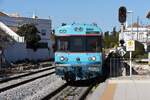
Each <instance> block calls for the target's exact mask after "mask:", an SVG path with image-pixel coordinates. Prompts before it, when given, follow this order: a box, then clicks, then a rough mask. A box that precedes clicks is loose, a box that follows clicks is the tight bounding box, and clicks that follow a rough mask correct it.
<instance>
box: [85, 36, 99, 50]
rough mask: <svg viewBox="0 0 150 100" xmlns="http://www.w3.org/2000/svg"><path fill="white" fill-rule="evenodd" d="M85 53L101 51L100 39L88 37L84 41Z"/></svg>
mask: <svg viewBox="0 0 150 100" xmlns="http://www.w3.org/2000/svg"><path fill="white" fill-rule="evenodd" d="M86 51H89V52H99V51H101V41H100V37H88V38H87V39H86Z"/></svg>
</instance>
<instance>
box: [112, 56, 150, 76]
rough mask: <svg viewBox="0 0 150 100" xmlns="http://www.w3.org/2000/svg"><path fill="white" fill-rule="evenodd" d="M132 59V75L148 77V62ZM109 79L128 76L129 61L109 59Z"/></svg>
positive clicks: (149, 72)
mask: <svg viewBox="0 0 150 100" xmlns="http://www.w3.org/2000/svg"><path fill="white" fill-rule="evenodd" d="M141 61H142V60H140V62H139V60H137V59H132V75H148V76H150V66H149V65H148V62H141ZM109 64H110V67H109V68H110V77H118V76H129V75H130V65H129V59H124V58H111V59H110V62H109Z"/></svg>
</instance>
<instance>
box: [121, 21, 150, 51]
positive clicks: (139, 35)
mask: <svg viewBox="0 0 150 100" xmlns="http://www.w3.org/2000/svg"><path fill="white" fill-rule="evenodd" d="M131 31H132V28H131V26H127V27H126V28H125V30H124V32H123V34H120V35H119V40H121V39H123V40H124V41H125V42H126V41H127V40H137V41H139V42H141V43H142V44H144V48H145V50H147V47H148V45H150V27H149V26H141V25H138V24H137V23H134V24H133V33H131ZM125 45H126V44H125Z"/></svg>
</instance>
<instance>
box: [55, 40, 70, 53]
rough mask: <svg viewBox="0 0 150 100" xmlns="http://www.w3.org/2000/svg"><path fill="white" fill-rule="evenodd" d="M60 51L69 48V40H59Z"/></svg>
mask: <svg viewBox="0 0 150 100" xmlns="http://www.w3.org/2000/svg"><path fill="white" fill-rule="evenodd" d="M57 43H58V51H67V50H68V41H67V40H63V39H59V40H58V42H57Z"/></svg>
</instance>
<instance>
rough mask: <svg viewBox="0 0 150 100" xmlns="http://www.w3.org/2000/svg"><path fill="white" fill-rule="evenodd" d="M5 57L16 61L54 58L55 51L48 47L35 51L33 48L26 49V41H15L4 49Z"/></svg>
mask: <svg viewBox="0 0 150 100" xmlns="http://www.w3.org/2000/svg"><path fill="white" fill-rule="evenodd" d="M4 56H5V59H6V60H7V61H8V62H15V61H18V60H24V59H29V60H47V59H49V58H53V52H52V51H50V53H49V51H48V49H38V50H37V51H36V52H34V51H33V50H32V49H26V44H25V43H13V44H11V45H9V46H8V47H7V48H6V49H5V50H4Z"/></svg>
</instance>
